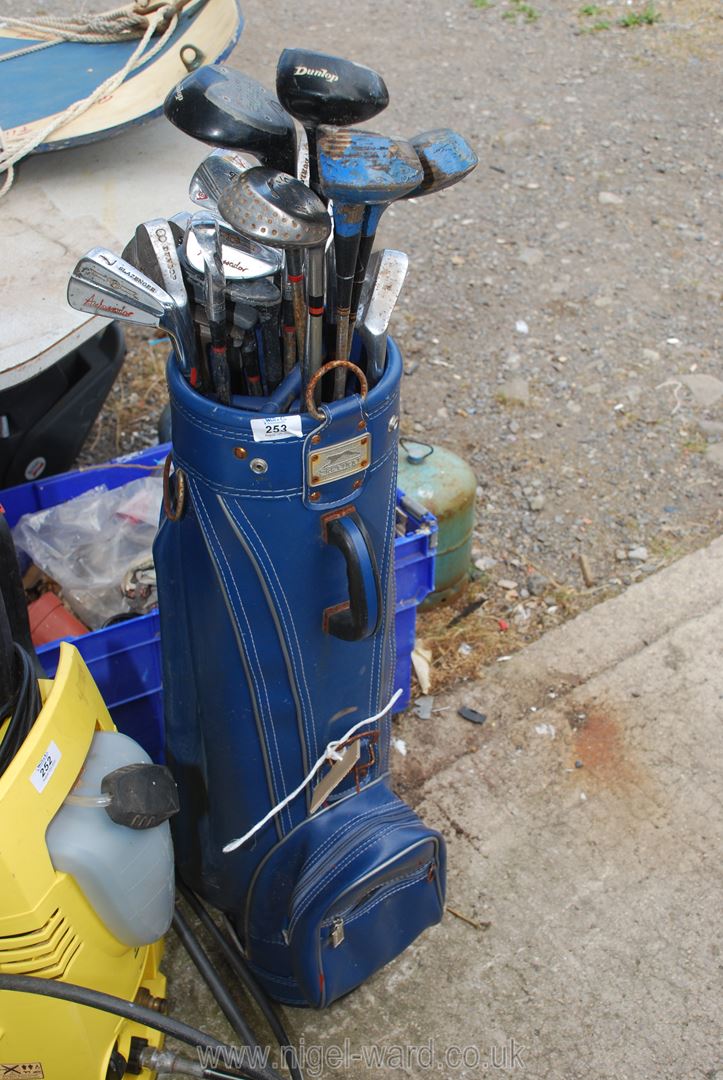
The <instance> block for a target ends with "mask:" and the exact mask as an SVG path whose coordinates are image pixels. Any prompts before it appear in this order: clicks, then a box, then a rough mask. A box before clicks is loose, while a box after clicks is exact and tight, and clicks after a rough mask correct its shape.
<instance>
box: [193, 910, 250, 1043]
mask: <svg viewBox="0 0 723 1080" xmlns="http://www.w3.org/2000/svg"><path fill="white" fill-rule="evenodd" d="M173 929H174V930H175V932H176V934H177V936H178V940H179V941H180V942H181V944H182V945H183V947H184V949H185V950H186V952H187V953H188V955H189V956H190V958H191V960H192V961H193V963H194V964H195V965H196V967H197V968H198V970H199V972H200V974H201V976H202V978H203V980H204V982H205V983H206V985H207V986H208V988H209V990H210V991H211V993H212V994H213V996H214V997H215V999H216V1001H217V1002H218V1005H219V1008H220V1009H221V1012H222V1013H223V1014H224V1016H225V1017H226V1019H227V1020H228V1022H229V1024H230V1025H231V1027H232V1028H233V1029H234V1031H235V1032H236V1034H237V1035H238V1037H239V1038H240V1039H241V1041H242V1042H244V1043H245V1044H246V1045H247V1046H255V1045H256V1039H255V1037H254V1033H253V1031H252V1030H251V1028H250V1027H249V1026H248V1024H247V1023H246V1021H245V1020H244V1018H243V1016H242V1015H241V1012H240V1010H239V1007H238V1005H237V1004H236V1002H235V1001H234V1000H233V998H232V997H231V995H230V994H229V992H228V988H227V986H226V984H225V983H224V981H223V979H222V978H221V976H220V975H219V973H218V972H217V971H216V968H215V967H214V965H213V963H212V962H211V960H210V959H209V957H208V954H207V953H206V951H205V949H204V948H203V946H202V945H201V942H200V941H199V940H198V938H197V937H196V935H195V934H194V932H193V930H192V929H191V927H190V926H189V925H188V923H187V922H186V920H185V918H184V917H183V915H182V914H181V912H180V911H179V910H178V906H176V910H175V911H174V913H173Z"/></svg>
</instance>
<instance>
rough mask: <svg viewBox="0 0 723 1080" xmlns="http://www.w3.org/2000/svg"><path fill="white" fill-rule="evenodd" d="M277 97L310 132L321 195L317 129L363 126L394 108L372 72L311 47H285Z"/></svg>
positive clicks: (312, 179) (313, 177) (312, 178)
mask: <svg viewBox="0 0 723 1080" xmlns="http://www.w3.org/2000/svg"><path fill="white" fill-rule="evenodd" d="M276 93H277V94H278V98H279V101H280V102H281V104H282V105H283V106H284V108H285V109H286V111H287V112H288V113H291V115H292V116H294V117H296V119H297V120H299V121H300V122H301V124H302V126H303V128H304V131H305V132H306V139H307V143H308V148H309V149H308V153H309V173H310V175H309V185H310V187H311V188H312V189H313V190H314V191H316V192H317V193H318V194H320V189H319V170H318V165H317V148H316V129H317V127H318V126H319V125H320V124H330V125H333V126H335V127H346V126H348V125H350V124H361V123H363V121H364V120H370V119H371V118H372V117H373V116H376V115H377V113H380V112H381V111H382V109H385V108H386V107H387V105H388V104H389V92H388V91H387V88H386V86H385V84H384V80H383V79H382V77H381V75H379V74H377V72H376V71H373V70H372V68H369V67H364V65H362V64H355V63H353V61H351V60H343V59H342V58H341V57H339V56H329V55H328V54H327V53H322V52H315V51H314V50H312V49H284V51H283V52H282V54H281V56H280V57H279V62H278V64H277V67H276Z"/></svg>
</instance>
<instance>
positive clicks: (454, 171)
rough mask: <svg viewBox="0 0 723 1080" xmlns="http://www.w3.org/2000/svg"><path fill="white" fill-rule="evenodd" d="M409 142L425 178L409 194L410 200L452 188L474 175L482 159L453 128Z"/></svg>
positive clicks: (418, 137) (416, 137) (407, 195)
mask: <svg viewBox="0 0 723 1080" xmlns="http://www.w3.org/2000/svg"><path fill="white" fill-rule="evenodd" d="M409 141H410V143H411V145H412V146H413V147H414V149H415V151H416V153H417V156H418V157H419V160H420V162H421V165H422V168H423V170H424V178H423V180H422V182H421V183H420V185H419V187H417V188H415V189H414V190H413V191H410V192H408V193H407V194H406V195H405V198H407V199H416V198H417V197H418V196H419V195H431V194H432V192H434V191H443V190H444V188H448V187H451V186H452V184H456V183H457V181H458V180H462V179H463V178H464V177H465V176H467V175H468V174H469V173H471V172H472V170H473V169H474V167H475V166H476V165H477V162H478V160H479V159H478V158H477V155H476V154H475V152H474V150H473V149H472V147H471V146H470V145H469V143H468V142H467V140H466V139H463V138H462V136H461V135H460V134H458V132H456V131H452V130H451V129H450V128H438V129H437V130H435V131H422V132H420V134H419V135H415V136H414V137H413V138H412V139H410V140H409Z"/></svg>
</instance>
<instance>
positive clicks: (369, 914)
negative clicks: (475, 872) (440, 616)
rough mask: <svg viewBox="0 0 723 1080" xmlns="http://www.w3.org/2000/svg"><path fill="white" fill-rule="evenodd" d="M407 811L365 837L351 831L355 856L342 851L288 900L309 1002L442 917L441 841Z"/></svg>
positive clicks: (354, 978) (366, 971) (329, 994)
mask: <svg viewBox="0 0 723 1080" xmlns="http://www.w3.org/2000/svg"><path fill="white" fill-rule="evenodd" d="M409 813H410V815H411V820H407V821H405V822H399V823H396V825H395V824H394V823H392V824H391V827H390V828H388V829H384V830H379V829H378V830H377V833H376V834H375V835H374V836H373V838H372V839H371V841H369V840H368V838H367V837H366V836H364V837H359V835H357V837H356V839H357V842H360V851H359V853H358V856H357V857H356V858H353V859H352V860H350V859H349V856H348V854H346V856H342V857H340V858H339V859H338V862H337V864H336V870H335V871H334V872H332V873H330V874H329V873H327V874H325V875H323V876H322V878H321V879H320V882H319V886H318V888H317V891H316V892H315V893H313V894H312V895H311V896H310V895H309V892H308V891H306V890H305V895H304V904H303V907H300V906H299V904H298V903H297V904H293V902H292V908H291V912H290V919H289V930H288V936H287V940H288V944H289V948H290V950H291V957H292V966H293V970H294V975H295V977H296V980H297V982H298V984H299V986H300V988H301V990H302V991H303V993H304V996H305V997H306V999H307V1000H308V1001H309V1002H310V1003H311V1004H314V1005H317V1006H318V1007H323V1006H324V1005H326V1004H329V1003H330V1002H331V1001H334V1000H335V999H336V998H338V997H341V996H342V995H343V994H346V993H347V992H348V991H349V990H352V989H353V988H354V987H355V986H358V985H359V983H360V982H362V981H363V980H364V979H366V978H367V977H368V976H369V975H371V974H372V973H373V972H374V971H376V970H377V969H378V968H380V967H382V966H383V965H384V964H386V963H388V962H389V961H390V960H392V959H393V958H394V957H395V956H397V955H398V954H399V953H400V952H402V951H403V950H404V949H405V948H406V947H407V946H408V945H409V944H410V943H411V942H412V941H413V940H414V939H415V938H416V937H417V936H418V935H419V934H420V933H421V932H422V931H423V930H425V929H426V928H427V927H428V926H431V925H433V924H434V923H436V922H439V920H440V919H441V917H442V913H443V910H444V841H443V840H442V837H441V836H440V835H439V834H438V833H436V832H434V830H431V829H428V828H427V827H426V826H424V825H423V824H422V822H420V821H419V819H418V818H417V817H416V815H415V814H414V813H413V811H410V812H409ZM344 846H345V847H346V848H348V844H346V845H344ZM297 900H298V897H297Z"/></svg>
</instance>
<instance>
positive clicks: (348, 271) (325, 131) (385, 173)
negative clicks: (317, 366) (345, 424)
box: [317, 127, 423, 399]
mask: <svg viewBox="0 0 723 1080" xmlns="http://www.w3.org/2000/svg"><path fill="white" fill-rule="evenodd" d="M317 145H318V151H319V159H318V160H319V183H320V185H321V188H322V190H323V192H324V194H325V195H326V196H327V197H328V198H330V199H333V201H334V245H335V256H336V296H337V298H336V349H335V359H336V360H348V358H349V315H350V309H351V302H352V291H353V286H354V278H355V274H356V264H357V254H358V251H359V241H360V236H361V229H362V224H363V220H364V212H365V209H366V207H367V206H370V205H377V204H380V203H381V204H384V205H388V204H389V203H390V202H393V201H394V199H399V198H401V197H402V195H405V194H406V193H407V192H408V191H412V190H413V189H414V188H416V187H418V185H419V184H420V182H421V180H422V177H423V173H422V166H421V165H420V163H419V159H418V157H417V155H416V154H415V152H414V150H413V149H412V147H411V146H410V145H409V143H406V142H403V141H398V140H395V139H390V138H388V137H387V136H385V135H378V134H376V133H375V132H372V131H361V130H359V129H358V128H346V129H343V130H339V129H338V128H332V127H320V128H319V130H318V132H317ZM345 380H346V370H345V369H344V368H341V367H340V368H337V370H336V372H335V376H334V398H335V399H338V398H341V397H343V396H344V385H345Z"/></svg>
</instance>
